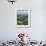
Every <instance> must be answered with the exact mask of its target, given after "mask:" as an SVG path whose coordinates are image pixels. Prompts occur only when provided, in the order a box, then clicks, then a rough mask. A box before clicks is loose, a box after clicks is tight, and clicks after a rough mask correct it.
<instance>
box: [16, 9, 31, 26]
mask: <svg viewBox="0 0 46 46" xmlns="http://www.w3.org/2000/svg"><path fill="white" fill-rule="evenodd" d="M30 16H31V13H30V9H27V8H23V9H22V8H21V9H17V10H16V27H30V22H31V20H30V18H31V17H30Z"/></svg>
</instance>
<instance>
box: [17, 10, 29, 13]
mask: <svg viewBox="0 0 46 46" xmlns="http://www.w3.org/2000/svg"><path fill="white" fill-rule="evenodd" d="M17 14H28V10H17Z"/></svg>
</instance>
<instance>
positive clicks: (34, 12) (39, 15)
mask: <svg viewBox="0 0 46 46" xmlns="http://www.w3.org/2000/svg"><path fill="white" fill-rule="evenodd" d="M45 5H46V4H45V0H17V2H16V3H14V4H13V5H12V4H11V3H10V2H8V1H7V0H0V40H11V39H12V40H15V39H16V37H17V35H18V33H19V32H25V33H28V34H30V35H31V38H32V39H33V40H37V41H40V40H46V37H45V35H46V31H45V30H46V21H45V20H46V13H45V12H46V6H45ZM16 8H31V27H30V28H16V25H15V24H16Z"/></svg>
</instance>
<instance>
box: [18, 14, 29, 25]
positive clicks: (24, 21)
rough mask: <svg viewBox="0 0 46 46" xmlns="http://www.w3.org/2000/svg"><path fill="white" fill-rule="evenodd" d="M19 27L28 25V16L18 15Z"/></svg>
mask: <svg viewBox="0 0 46 46" xmlns="http://www.w3.org/2000/svg"><path fill="white" fill-rule="evenodd" d="M17 25H28V15H27V14H26V15H23V14H21V15H17Z"/></svg>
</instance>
